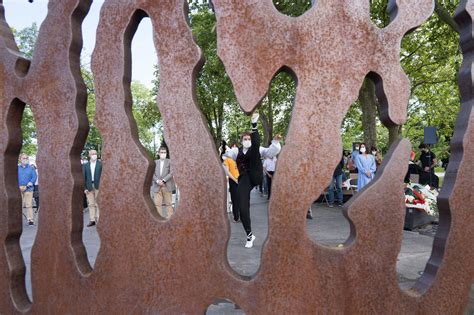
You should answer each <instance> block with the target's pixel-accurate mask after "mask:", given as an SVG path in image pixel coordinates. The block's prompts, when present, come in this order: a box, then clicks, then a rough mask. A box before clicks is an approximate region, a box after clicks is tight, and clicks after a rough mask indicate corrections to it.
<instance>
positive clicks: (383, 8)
mask: <svg viewBox="0 0 474 315" xmlns="http://www.w3.org/2000/svg"><path fill="white" fill-rule="evenodd" d="M387 2H388V0H371V1H370V5H371V12H370V14H371V18H372V21H373V23H374V24H375V25H376V26H377V27H380V28H383V27H386V26H387V25H389V23H390V17H389V15H388V13H387ZM188 3H189V8H190V12H189V20H190V25H191V28H192V32H193V35H194V37H195V41H196V43H197V45H198V46H199V47H200V48H201V49H202V52H203V54H204V56H205V59H206V63H205V64H204V66H203V69H202V71H201V72H200V75H199V76H198V79H197V82H196V93H197V99H198V106H199V107H200V109H201V112H202V114H203V117H204V119H205V121H206V123H207V125H208V128H209V131H210V133H211V135H212V137H213V138H214V141H215V143H216V145H219V144H220V141H221V140H223V139H225V140H227V141H228V142H230V143H233V142H239V136H240V134H241V133H242V132H243V131H245V130H247V129H248V128H249V119H248V117H246V116H245V115H244V114H243V112H242V110H241V108H240V106H239V104H238V102H237V100H236V97H235V95H234V91H233V87H232V82H231V81H230V79H229V77H228V75H227V74H226V72H225V68H224V65H223V64H222V62H221V60H220V59H219V57H218V56H217V39H216V36H217V34H216V18H215V15H214V13H213V11H212V9H211V6H210V4H209V1H206V0H189V1H188ZM273 3H274V5H275V8H276V9H277V10H278V11H280V12H281V13H282V14H286V15H288V16H293V17H296V16H300V15H302V14H304V13H305V12H306V11H308V10H309V9H310V8H311V5H312V1H311V0H273ZM458 4H459V0H454V1H452V0H438V1H436V9H435V13H434V14H433V15H432V16H431V17H430V18H429V19H428V20H427V21H426V22H425V23H424V24H423V25H421V26H420V27H419V28H418V29H417V30H415V31H414V32H412V33H410V34H408V35H406V36H405V37H404V39H403V41H402V49H401V55H400V61H401V63H402V66H403V69H404V70H405V72H406V73H407V75H408V77H409V78H410V81H411V85H412V89H411V95H410V101H409V104H408V120H407V122H406V124H405V125H404V126H401V127H399V128H396V129H391V130H388V129H387V128H385V127H384V126H383V125H382V124H381V122H380V119H379V114H378V108H377V107H375V109H370V110H371V111H372V112H371V113H370V114H371V115H373V116H372V118H370V119H366V117H365V115H367V107H364V106H362V105H363V104H362V103H361V101H363V100H358V101H356V102H355V103H354V104H353V105H352V106H351V108H350V109H349V111H348V113H347V115H346V117H345V119H344V121H343V123H342V125H341V135H342V139H343V144H344V147H345V148H346V149H349V148H350V147H351V145H352V142H359V141H364V140H365V141H367V133H368V132H371V133H372V136H371V137H372V138H373V137H375V139H374V143H376V144H377V146H378V147H379V149H381V150H382V151H386V150H388V147H389V144H390V142H391V141H392V140H393V138H394V137H396V136H398V135H403V136H404V137H408V138H409V139H410V140H411V141H412V143H413V144H414V145H418V144H419V143H420V142H421V141H422V140H423V127H425V126H436V127H437V128H438V132H439V135H440V143H439V144H438V145H437V146H436V147H435V148H434V151H435V153H437V155H438V156H440V157H444V156H445V155H446V154H447V152H448V149H447V148H448V144H449V141H450V138H451V137H452V134H453V129H454V124H455V118H456V116H457V112H458V111H459V106H460V97H459V90H458V86H457V80H456V76H457V72H458V71H459V67H460V63H461V58H462V57H461V53H460V50H459V35H458V33H457V30H458V28H457V25H456V23H455V22H454V20H453V19H452V15H453V13H454V10H455V8H456V7H457V5H458ZM316 9H317V8H316ZM37 33H38V28H37V26H36V24H33V25H32V26H31V27H29V28H26V29H23V30H20V31H16V30H14V35H15V38H16V40H17V43H18V47H19V48H20V50H21V51H22V52H23V53H24V54H25V56H26V57H29V58H31V57H32V56H33V51H34V45H35V42H36V37H37ZM155 74H156V80H155V81H154V82H153V85H154V88H153V89H151V90H150V89H148V88H147V87H146V86H144V85H143V84H140V83H138V82H132V85H131V89H132V95H133V104H134V105H133V110H132V112H133V116H134V118H135V121H136V123H137V126H138V130H139V138H140V141H141V143H142V144H143V146H144V147H145V148H146V149H147V150H148V151H149V152H150V153H151V154H153V153H154V152H155V151H156V148H157V142H160V141H159V140H158V141H157V136H158V135H162V132H163V129H162V123H161V115H160V113H159V111H158V108H157V106H156V95H157V93H158V86H159V67H158V65H156V66H155ZM82 75H83V78H84V81H85V83H86V85H87V90H88V100H87V114H88V118H89V123H90V132H89V135H88V138H87V142H86V145H85V148H86V149H89V148H95V149H99V150H100V146H101V143H102V139H101V136H100V134H99V132H98V130H97V128H96V127H95V125H94V121H93V117H94V115H95V91H94V85H93V78H92V74H91V72H90V70H89V69H88V67H86V66H83V67H82ZM295 93H296V82H295V81H294V79H293V78H292V77H291V76H290V75H289V74H288V73H286V72H280V73H279V74H277V75H276V76H275V77H274V79H273V80H272V82H271V84H270V86H269V91H268V94H267V96H266V97H265V98H264V99H263V101H262V103H261V104H260V107H259V109H258V110H259V112H260V114H261V115H260V117H261V122H262V124H260V128H261V131H262V134H263V138H264V139H263V140H264V142H268V141H269V140H271V138H272V137H273V136H274V135H276V134H282V135H285V134H286V132H287V128H288V125H289V123H290V120H291V112H292V109H293V102H294V99H295ZM360 95H363V93H362V91H361V94H360ZM374 110H377V113H375V115H374V113H373V111H374ZM364 117H365V118H364ZM373 117H375V119H374V118H373ZM363 122H364V123H363ZM364 124H365V125H364ZM366 124H370V126H366ZM368 127H370V128H368ZM22 128H23V136H24V148H25V149H27V150H28V151H31V152H29V153H30V154H31V153H34V150H35V149H34V147H35V137H36V135H35V132H34V130H35V126H34V119H33V117H32V113H31V109H30V108H29V107H28V106H27V108H26V109H25V113H24V115H23V120H22ZM161 141H163V137H161Z"/></svg>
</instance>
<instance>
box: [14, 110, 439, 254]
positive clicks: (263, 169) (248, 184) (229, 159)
mask: <svg viewBox="0 0 474 315" xmlns="http://www.w3.org/2000/svg"><path fill="white" fill-rule="evenodd" d="M258 118H259V115H258V114H253V115H252V118H251V124H252V129H251V131H250V132H244V133H243V134H242V135H241V137H240V146H237V144H233V145H232V146H231V147H228V146H227V145H226V143H225V142H223V144H222V146H221V147H220V148H219V150H220V155H221V159H222V163H223V168H224V171H225V174H226V176H227V178H228V187H229V192H230V199H231V204H232V215H233V221H234V222H236V223H237V222H241V223H242V226H243V229H244V231H245V235H246V243H245V247H246V248H252V247H253V243H254V241H255V239H256V236H255V235H254V233H253V231H252V223H251V219H250V193H251V191H252V189H254V188H255V187H260V191H261V192H262V194H263V192H265V193H266V194H267V199H270V197H271V194H272V182H273V177H274V175H275V171H276V165H277V155H278V154H279V153H280V151H281V143H280V141H281V136H279V135H277V136H276V137H275V138H274V139H273V140H272V141H271V143H270V145H269V146H268V147H262V146H260V144H261V143H260V135H259V132H258V129H257V122H258ZM419 148H420V149H421V155H420V159H419V161H418V162H417V163H415V162H414V159H415V153H414V152H412V155H411V157H410V163H409V166H408V172H407V175H406V176H407V177H406V181H407V180H408V181H409V180H410V176H411V175H413V174H417V175H419V180H420V184H423V185H425V184H428V185H430V186H432V187H435V188H438V178H437V176H436V175H435V173H434V167H435V166H436V165H437V161H436V156H435V154H434V153H432V152H431V151H430V149H429V147H427V146H426V145H424V144H422V145H420V147H419ZM157 153H158V156H159V159H158V160H155V171H154V174H153V182H152V185H151V187H150V193H151V197H152V199H153V201H154V204H155V207H156V209H157V211H158V213H159V214H160V216H161V217H162V218H169V217H170V216H172V215H173V213H174V206H173V193H176V190H177V188H176V185H175V183H174V179H173V174H172V170H171V161H170V159H169V153H168V150H167V148H166V147H161V148H160V149H159V150H158V152H157ZM381 163H382V156H381V155H380V153H379V152H378V151H377V149H376V148H375V147H371V148H370V150H368V147H367V146H366V144H365V143H354V144H353V150H352V152H351V153H349V154H347V153H346V152H343V153H342V158H341V160H340V161H339V163H338V164H337V166H336V168H335V170H334V173H333V177H332V181H331V183H330V184H329V186H328V188H327V203H328V206H329V207H331V208H332V207H334V205H338V206H342V205H343V204H344V192H343V185H344V184H343V183H346V182H349V183H348V184H347V185H346V187H347V186H349V187H352V186H354V188H355V187H356V191H360V190H362V189H363V188H364V187H365V186H366V185H367V184H369V183H370V182H371V181H372V180H373V179H374V177H375V175H376V173H377V169H378V168H379V167H380V165H381ZM82 171H83V176H84V186H85V187H84V196H85V202H84V204H85V206H87V208H88V210H89V224H87V226H88V227H92V226H95V225H96V224H97V221H98V219H99V207H98V204H97V196H98V193H99V187H100V177H101V174H102V161H101V160H99V159H98V155H97V151H96V150H90V151H89V160H88V161H83V163H82ZM347 171H348V173H347ZM348 174H349V178H348ZM355 179H357V185H352V184H351V180H355ZM18 184H19V189H20V192H21V196H22V203H23V208H26V218H27V221H28V224H29V225H34V217H33V197H34V192H35V191H38V175H37V172H36V166H35V165H34V164H33V163H31V164H30V163H29V158H28V156H27V155H26V154H24V153H23V154H21V155H20V163H19V165H18ZM36 197H37V200H36V198H35V203H36V206H37V207H39V198H38V194H37V195H36ZM163 206H164V208H163ZM307 218H308V219H312V213H311V208H310V209H309V211H308V214H307Z"/></svg>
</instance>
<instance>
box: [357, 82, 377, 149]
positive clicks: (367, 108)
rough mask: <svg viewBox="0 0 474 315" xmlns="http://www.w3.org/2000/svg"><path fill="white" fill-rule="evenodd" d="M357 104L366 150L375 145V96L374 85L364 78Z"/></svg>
mask: <svg viewBox="0 0 474 315" xmlns="http://www.w3.org/2000/svg"><path fill="white" fill-rule="evenodd" d="M359 102H360V104H361V108H362V128H363V131H364V142H365V144H366V145H367V149H370V147H372V146H376V145H377V126H376V117H377V103H378V101H377V98H376V96H375V84H374V83H373V82H372V80H370V79H368V78H366V79H365V80H364V83H363V84H362V88H361V89H360V91H359Z"/></svg>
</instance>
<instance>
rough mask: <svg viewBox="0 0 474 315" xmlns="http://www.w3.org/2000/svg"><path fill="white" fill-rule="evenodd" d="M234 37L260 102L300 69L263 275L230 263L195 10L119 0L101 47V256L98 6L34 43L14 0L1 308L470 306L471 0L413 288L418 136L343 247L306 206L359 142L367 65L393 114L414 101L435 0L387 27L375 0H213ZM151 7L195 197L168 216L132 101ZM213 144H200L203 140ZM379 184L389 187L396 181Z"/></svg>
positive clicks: (56, 19)
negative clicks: (201, 84)
mask: <svg viewBox="0 0 474 315" xmlns="http://www.w3.org/2000/svg"><path fill="white" fill-rule="evenodd" d="M213 2H214V8H215V11H216V16H217V32H218V53H219V56H220V58H221V59H222V61H223V62H224V65H225V67H226V71H227V73H228V74H229V76H230V78H231V80H232V82H233V84H234V89H235V93H236V96H237V98H238V100H239V102H240V104H241V106H242V108H243V110H244V111H246V112H252V111H253V110H254V109H255V107H256V106H257V105H258V103H259V101H260V100H261V99H262V98H263V97H264V95H265V93H266V92H267V90H268V86H269V83H270V80H271V79H272V77H273V76H274V75H275V74H276V73H277V72H278V71H279V70H280V69H286V70H288V71H290V72H291V73H292V74H293V75H294V76H295V77H296V78H297V80H298V88H297V95H296V101H295V106H294V110H293V116H292V120H291V125H290V129H289V132H288V136H287V140H286V146H285V148H284V149H283V151H282V153H281V156H280V159H279V165H278V175H277V176H276V177H275V180H274V183H273V187H272V190H273V192H274V193H273V194H272V200H271V201H270V204H269V207H270V208H269V235H268V238H267V241H266V243H265V246H264V248H263V252H262V259H261V267H260V269H259V271H258V273H257V274H256V275H255V276H254V277H252V278H250V279H249V278H246V277H242V276H240V275H238V274H236V273H235V272H234V271H233V270H232V268H230V266H229V264H228V261H227V257H226V250H227V240H228V237H229V225H228V221H227V218H226V215H225V213H224V211H223V209H225V194H226V191H225V189H226V186H225V179H224V174H223V171H222V168H221V166H220V162H219V159H218V156H217V154H216V151H215V147H214V143H213V141H212V139H211V137H210V135H209V132H208V130H207V127H206V123H205V122H204V121H203V119H202V116H201V113H200V112H199V109H198V106H197V103H196V97H195V80H196V76H197V73H198V71H199V70H200V68H201V67H202V64H203V61H202V55H201V52H200V49H199V47H197V46H196V44H195V43H194V41H193V38H192V34H191V30H190V28H189V26H188V24H187V22H186V18H187V17H186V14H187V13H186V10H187V9H186V1H185V0H163V1H151V0H141V1H140V0H120V1H119V0H106V1H105V2H104V4H103V7H102V10H101V16H100V23H99V27H98V31H97V44H96V48H95V51H94V54H93V65H92V68H93V73H94V82H95V89H96V102H97V114H96V123H97V126H98V127H99V129H100V132H101V134H102V136H103V140H104V148H103V159H104V161H105V163H104V170H103V175H102V176H103V177H102V187H101V192H100V197H99V198H100V203H101V208H102V209H101V221H100V224H99V226H98V231H99V235H100V238H101V249H100V252H99V254H98V257H97V260H96V264H95V267H94V269H93V270H92V268H91V267H90V266H89V264H88V261H87V257H86V253H85V250H84V246H83V244H82V239H81V232H82V207H81V201H82V187H83V180H82V174H81V170H80V163H79V153H80V151H81V149H82V146H83V144H84V143H85V139H86V131H87V118H86V114H85V109H86V89H85V85H84V83H83V82H82V78H81V77H80V69H79V55H80V50H81V42H82V39H81V29H80V26H81V23H82V19H83V18H84V16H85V15H86V14H87V12H88V9H89V7H90V4H91V0H51V1H50V3H49V13H48V16H47V17H46V20H45V22H44V23H43V24H42V26H41V29H40V35H39V38H38V44H37V47H36V51H35V55H34V57H33V60H32V61H31V63H30V61H28V60H25V59H23V58H21V57H20V56H19V53H18V49H17V47H16V45H15V43H14V41H13V37H12V35H11V32H10V30H9V27H8V25H7V24H6V22H5V19H4V17H3V5H2V0H0V121H1V125H0V139H1V142H0V172H1V173H0V174H1V176H0V178H1V181H0V240H1V246H2V250H1V251H0V279H1V280H0V313H2V314H4V313H5V314H9V313H21V312H26V313H34V314H64V313H71V314H83V313H111V314H113V313H118V314H122V313H127V314H128V313H137V314H140V313H164V314H176V313H179V314H181V313H186V314H193V313H198V314H199V313H200V314H202V313H203V312H205V310H206V308H207V306H208V305H209V304H210V303H211V302H212V301H213V300H214V299H216V298H226V299H229V300H232V301H233V302H235V303H236V304H238V305H239V306H240V307H241V308H242V309H243V310H244V311H245V312H246V313H247V314H266V313H268V314H285V313H287V314H307V313H364V314H366V313H433V312H435V313H440V314H446V313H461V312H462V311H463V309H464V307H465V305H466V302H467V296H468V291H469V286H470V284H471V282H472V280H473V279H474V264H473V263H472V262H473V261H474V257H473V256H474V248H473V247H474V246H473V245H472V239H473V238H474V235H473V234H474V216H473V215H472V210H473V208H472V205H473V204H474V194H472V193H471V192H470V189H471V187H473V186H474V178H473V177H472V167H473V165H474V143H473V142H474V113H473V111H472V106H473V105H472V104H473V100H472V99H473V93H472V91H473V88H472V87H473V82H472V73H471V66H472V61H473V60H472V51H471V50H472V48H471V47H472V46H473V45H472V43H473V38H472V16H473V14H474V1H462V4H461V5H460V7H459V9H458V12H457V15H456V19H457V22H458V23H459V24H460V26H461V29H462V32H461V47H462V48H463V53H464V61H463V66H462V69H461V71H460V75H459V81H460V87H461V93H462V109H461V113H460V115H459V118H458V122H457V128H456V132H455V135H454V137H453V140H452V155H451V163H450V166H449V168H448V171H447V176H446V178H445V182H444V187H443V190H442V193H441V195H440V197H439V204H440V206H439V208H440V213H441V220H440V221H441V223H440V228H439V230H438V234H437V236H436V239H435V244H434V247H433V254H432V257H431V259H430V261H429V263H428V265H427V269H426V271H425V273H424V275H423V276H422V278H421V279H420V280H419V281H418V283H417V285H416V287H415V288H414V289H412V290H411V291H408V292H403V291H401V290H400V289H399V287H398V284H397V279H396V273H395V265H396V260H397V255H398V252H399V250H400V246H401V240H402V228H403V218H404V209H405V208H404V200H403V191H402V181H403V177H404V175H405V169H406V164H407V161H408V157H409V151H410V144H409V142H408V141H407V140H402V141H399V142H398V143H396V144H395V145H394V146H393V147H392V149H391V151H390V153H389V154H388V155H387V157H386V159H385V161H384V165H383V166H382V169H381V170H380V171H379V172H378V174H377V178H376V179H375V180H374V181H373V182H372V183H371V184H370V185H369V186H368V187H367V188H365V189H364V190H363V191H362V192H361V193H359V194H358V195H357V197H356V198H354V200H352V201H351V202H350V203H349V204H347V208H346V215H347V216H348V218H349V219H350V221H351V237H350V239H349V240H348V241H347V243H346V244H345V246H344V247H343V248H337V249H334V248H326V247H323V246H320V245H317V244H315V243H313V242H312V241H310V240H309V239H308V237H307V235H306V232H305V215H306V210H307V209H308V206H309V205H310V203H311V202H312V201H313V200H314V199H315V197H316V196H318V195H319V194H320V193H321V191H322V190H323V189H324V186H325V185H326V184H327V182H328V181H329V178H330V177H331V175H332V170H333V169H334V167H335V166H336V163H337V161H338V160H339V158H340V154H341V151H342V144H341V139H340V134H339V127H340V125H341V122H342V119H343V117H344V116H345V114H346V112H347V110H348V108H349V106H350V105H351V103H352V102H353V101H354V100H355V99H356V98H357V95H358V92H359V88H360V86H361V84H362V81H363V79H364V78H365V76H366V75H370V76H371V77H372V78H373V79H374V80H375V81H376V82H377V84H378V89H377V93H378V97H379V100H380V101H381V103H382V105H383V107H384V110H383V112H382V115H383V117H382V118H383V121H384V123H385V124H387V125H391V124H400V123H403V122H404V121H405V119H406V108H407V101H408V97H409V93H410V85H409V81H408V79H407V77H406V75H405V74H404V73H403V70H402V68H401V66H400V62H399V53H400V42H401V39H402V37H403V35H404V34H405V33H406V32H407V31H409V30H411V29H412V28H414V27H416V26H418V25H419V24H421V23H423V21H424V20H426V18H427V17H428V16H429V15H430V14H431V13H432V11H433V7H434V2H433V1H431V0H417V1H414V0H413V1H409V0H399V1H391V5H390V6H389V7H390V8H391V11H392V15H393V17H394V18H393V21H392V23H391V24H390V25H389V26H388V27H386V28H384V29H378V28H376V27H375V26H374V25H373V24H372V22H371V20H370V17H369V2H368V1H366V0H357V1H355V0H339V1H318V4H317V6H316V7H314V8H313V9H311V10H310V11H309V12H307V13H305V14H304V15H303V16H301V17H298V18H290V17H287V16H284V15H282V14H280V13H278V12H277V11H276V9H275V8H274V7H273V4H272V1H271V0H241V1H234V0H214V1H213ZM145 16H148V17H150V19H151V20H152V22H153V23H152V24H153V28H154V42H155V48H156V51H157V54H158V59H159V62H160V90H159V93H158V100H157V103H158V107H159V109H160V112H161V114H162V116H163V120H164V128H165V135H166V142H167V144H168V145H169V148H170V151H171V154H172V156H173V161H172V163H173V169H174V176H175V179H176V181H177V183H178V184H179V185H180V187H181V201H180V205H179V211H177V212H176V214H175V215H174V216H173V217H172V218H171V219H170V220H164V219H162V218H160V217H159V216H158V214H156V211H155V210H154V206H153V205H152V204H151V200H150V199H149V197H147V194H148V184H149V182H150V180H151V176H152V161H151V160H150V159H149V158H148V157H147V155H146V154H145V153H144V151H143V148H142V147H141V146H140V145H139V140H138V133H137V128H136V125H135V123H134V120H133V116H132V113H131V106H132V104H131V93H130V87H129V83H130V77H131V51H130V49H131V47H130V46H131V40H132V38H133V34H134V32H135V31H136V29H137V27H138V24H139V23H140V21H141V19H142V18H143V17H145ZM25 103H27V104H30V105H31V106H32V109H33V113H34V115H35V119H36V123H37V132H38V143H39V153H38V168H39V171H40V176H41V178H42V181H41V185H42V187H41V191H42V201H41V202H42V209H41V212H40V220H41V224H40V225H39V230H38V235H37V238H36V242H35V244H34V247H33V252H32V286H33V295H34V303H31V302H30V301H29V300H28V297H27V295H26V291H25V288H24V276H25V267H24V263H23V259H22V257H21V250H20V247H19V242H18V240H19V237H20V235H21V227H22V217H21V213H20V211H18V209H20V204H21V200H20V196H19V193H18V189H17V183H16V172H15V167H16V163H17V157H18V154H19V150H20V147H21V136H20V135H21V133H20V129H19V128H20V120H21V116H22V110H23V107H24V104H25ZM190 152H192V155H193V156H195V157H197V158H195V159H192V160H190V159H189V158H188V157H189V153H190ZM380 196H384V197H383V198H380Z"/></svg>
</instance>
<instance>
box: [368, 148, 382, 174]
mask: <svg viewBox="0 0 474 315" xmlns="http://www.w3.org/2000/svg"><path fill="white" fill-rule="evenodd" d="M370 151H371V153H372V155H373V156H374V158H375V166H376V167H377V169H379V167H380V165H382V155H381V154H380V152H379V151H377V147H375V146H372V147H371V148H370Z"/></svg>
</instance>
